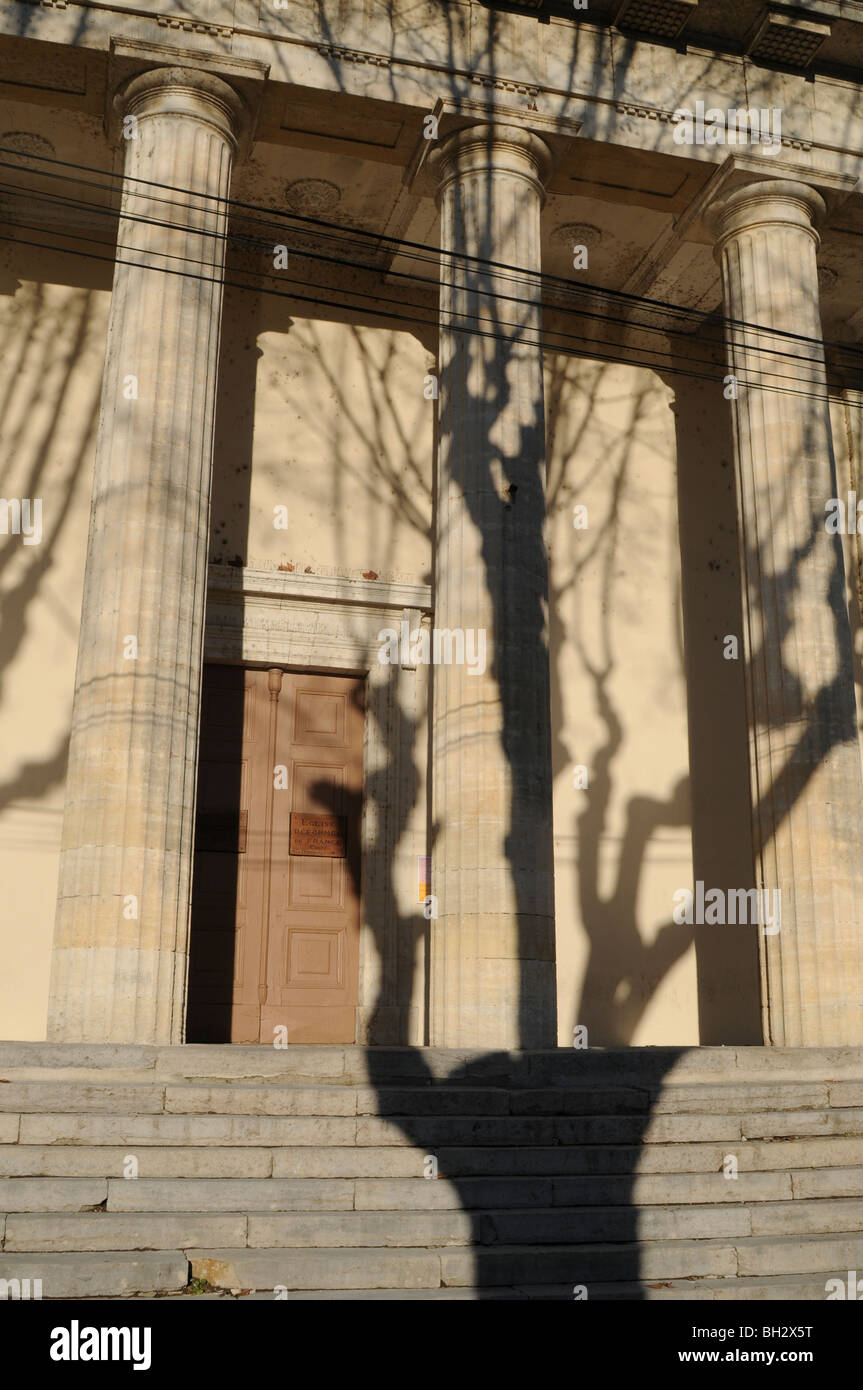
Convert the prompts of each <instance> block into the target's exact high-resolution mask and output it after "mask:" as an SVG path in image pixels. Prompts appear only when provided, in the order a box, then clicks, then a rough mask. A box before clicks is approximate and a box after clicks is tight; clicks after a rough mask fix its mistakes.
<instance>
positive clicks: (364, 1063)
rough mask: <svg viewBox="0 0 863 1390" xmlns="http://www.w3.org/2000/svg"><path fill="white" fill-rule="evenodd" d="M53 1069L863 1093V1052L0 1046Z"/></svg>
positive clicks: (119, 1077) (23, 1063) (19, 1069)
mask: <svg viewBox="0 0 863 1390" xmlns="http://www.w3.org/2000/svg"><path fill="white" fill-rule="evenodd" d="M46 1068H51V1069H54V1071H55V1073H56V1079H58V1080H60V1079H73V1078H74V1077H76V1076H78V1075H80V1076H81V1077H82V1078H84V1079H86V1078H87V1077H88V1076H89V1077H91V1078H93V1077H94V1075H95V1077H96V1078H97V1079H99V1080H116V1081H126V1080H131V1081H143V1080H147V1079H153V1080H164V1079H171V1080H175V1079H179V1080H182V1079H185V1078H206V1079H212V1080H214V1081H217V1080H221V1079H236V1080H239V1079H245V1080H262V1081H266V1080H268V1079H270V1078H273V1077H278V1078H284V1077H288V1076H293V1077H296V1078H301V1079H308V1080H311V1081H314V1082H315V1084H319V1083H320V1084H335V1085H345V1084H353V1083H356V1084H369V1083H371V1084H374V1085H380V1084H384V1083H386V1084H395V1085H399V1084H404V1083H406V1082H407V1083H412V1084H423V1085H425V1084H428V1083H430V1082H437V1081H441V1080H446V1081H447V1082H448V1083H449V1084H466V1085H474V1086H477V1085H503V1086H507V1087H517V1086H518V1087H525V1086H526V1087H527V1088H537V1087H542V1086H553V1087H558V1086H567V1085H576V1086H579V1085H582V1086H583V1085H594V1084H612V1085H623V1086H649V1087H651V1088H654V1089H656V1088H659V1087H661V1086H663V1085H668V1084H670V1083H672V1082H675V1083H676V1082H678V1081H681V1082H685V1083H689V1082H691V1081H694V1080H698V1081H704V1082H706V1083H711V1082H717V1081H720V1080H734V1081H736V1082H740V1081H753V1082H758V1081H760V1082H762V1083H763V1084H765V1085H768V1086H772V1085H774V1084H777V1083H779V1082H782V1081H796V1080H802V1081H816V1082H835V1081H839V1080H848V1081H852V1082H854V1083H856V1084H857V1085H861V1086H863V1047H837V1048H816V1047H812V1048H782V1047H694V1048H672V1047H645V1048H631V1049H630V1048H609V1049H602V1048H587V1049H584V1050H582V1049H576V1048H557V1049H552V1050H549V1051H546V1052H531V1053H512V1054H507V1053H494V1054H491V1055H490V1054H489V1053H487V1052H476V1051H474V1052H472V1051H469V1050H465V1049H442V1048H422V1049H417V1048H363V1047H290V1048H284V1049H277V1048H273V1047H266V1046H237V1045H235V1044H224V1045H212V1044H186V1045H184V1046H177V1047H153V1046H138V1045H125V1044H113V1043H104V1044H95V1043H39V1042H24V1043H22V1042H0V1076H3V1077H10V1076H11V1075H12V1074H13V1072H14V1073H15V1074H16V1075H17V1076H18V1077H19V1079H25V1076H24V1073H26V1074H27V1075H33V1076H37V1075H38V1074H39V1073H40V1072H43V1071H44V1070H45V1069H46Z"/></svg>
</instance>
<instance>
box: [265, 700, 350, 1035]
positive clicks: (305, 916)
mask: <svg viewBox="0 0 863 1390" xmlns="http://www.w3.org/2000/svg"><path fill="white" fill-rule="evenodd" d="M362 694H363V688H362V684H361V682H359V681H357V680H354V679H350V678H343V677H333V676H331V677H325V678H322V677H320V676H313V675H288V676H286V677H285V686H284V687H283V693H282V700H283V701H284V705H283V708H282V711H281V718H280V722H279V742H278V757H277V762H279V763H282V764H284V765H285V766H286V767H287V768H288V769H289V775H288V787H287V789H286V791H284V792H281V793H277V795H276V805H275V808H274V814H273V842H274V845H275V846H278V849H277V850H276V851H275V852H274V856H273V893H272V902H271V913H270V949H269V953H268V970H267V1000H266V1005H265V1007H264V1008H263V1009H262V1011H261V1029H262V1036H263V1034H264V1031H265V1029H266V1030H269V1033H268V1036H269V1037H272V1029H273V1027H275V1026H276V1025H277V1024H285V1025H286V1026H287V1029H288V1040H289V1041H290V1040H291V1039H293V1041H294V1042H309V1043H310V1042H353V1041H354V1038H355V1009H356V1003H357V983H358V976H359V884H360V810H361V801H362V738H363V707H362V703H363V702H362ZM300 817H302V820H298V818H300ZM334 817H336V818H338V819H337V820H336V821H334V820H333V818H334ZM292 849H294V850H295V851H296V852H294V853H292V852H291V850H292ZM334 850H335V851H337V852H336V853H335V854H334V853H333V851H334Z"/></svg>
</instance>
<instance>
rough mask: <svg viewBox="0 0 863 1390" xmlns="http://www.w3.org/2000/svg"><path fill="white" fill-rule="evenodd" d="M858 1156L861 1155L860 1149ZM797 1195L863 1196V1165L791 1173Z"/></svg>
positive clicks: (813, 1168) (795, 1194)
mask: <svg viewBox="0 0 863 1390" xmlns="http://www.w3.org/2000/svg"><path fill="white" fill-rule="evenodd" d="M856 1157H857V1158H859V1157H860V1153H859V1150H858V1151H857V1153H856ZM791 1184H792V1186H793V1188H794V1196H795V1197H863V1167H860V1168H815V1167H812V1168H811V1169H809V1170H808V1171H806V1172H796V1173H792V1174H791Z"/></svg>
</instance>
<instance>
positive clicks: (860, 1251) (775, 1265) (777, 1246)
mask: <svg viewBox="0 0 863 1390" xmlns="http://www.w3.org/2000/svg"><path fill="white" fill-rule="evenodd" d="M738 1253H739V1259H740V1263H739V1273H740V1274H774V1275H775V1274H808V1273H811V1272H815V1271H818V1272H820V1271H823V1272H824V1273H825V1274H831V1273H835V1272H836V1271H837V1270H848V1269H859V1268H860V1267H861V1266H863V1235H854V1236H836V1235H825V1236H810V1237H809V1238H808V1239H807V1240H801V1239H800V1237H799V1236H781V1237H776V1238H775V1239H770V1238H769V1237H766V1236H765V1237H762V1238H761V1239H753V1240H751V1241H749V1242H746V1243H742V1244H741V1245H740V1246H739V1247H738Z"/></svg>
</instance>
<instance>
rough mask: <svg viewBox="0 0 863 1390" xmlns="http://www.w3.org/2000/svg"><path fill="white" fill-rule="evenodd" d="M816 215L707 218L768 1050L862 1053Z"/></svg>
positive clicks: (793, 189)
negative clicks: (733, 520)
mask: <svg viewBox="0 0 863 1390" xmlns="http://www.w3.org/2000/svg"><path fill="white" fill-rule="evenodd" d="M823 211H824V205H823V202H822V199H821V197H820V195H819V194H818V193H817V192H815V190H813V189H812V188H809V187H808V186H806V185H804V184H801V183H797V182H791V181H785V180H768V181H765V182H761V183H756V184H750V185H747V186H746V187H743V188H740V189H738V190H736V191H735V192H733V193H732V194H730V196H728V198H727V199H726V200H725V201H724V202H723V203H721V204H720V205H719V206H717V207H716V208H714V209H713V210H712V213H711V218H712V225H713V228H714V231H715V234H716V238H717V241H716V247H717V257H718V259H719V262H720V265H721V268H722V280H723V286H724V292H725V312H726V314H727V315H728V316H729V317H730V319H731V320H732V323H731V324H730V325H729V327H728V329H727V338H728V346H729V356H730V371H731V372H732V373H733V374H734V376H736V377H737V378H738V392H739V396H738V399H737V400H736V401H735V402H734V405H733V413H734V439H735V455H736V465H737V476H738V496H739V512H740V527H741V563H742V572H743V584H744V592H743V600H744V639H745V654H746V668H747V669H746V674H747V698H748V715H749V726H750V769H751V781H752V804H753V829H754V840H755V847H756V876H757V880H758V882H759V884H763V885H764V886H765V887H766V888H767V889H768V890H774V889H779V890H780V891H781V895H782V896H781V929H780V930H779V931H778V932H776V933H772V934H765V933H764V932H763V931H759V939H760V943H761V963H762V1009H763V1018H764V1038H765V1041H766V1042H768V1043H774V1044H777V1045H784V1046H797V1047H816V1046H836V1045H843V1044H851V1043H856V1044H860V1043H863V891H861V885H863V776H861V760H860V747H859V742H858V735H857V725H856V713H855V703H854V680H853V670H852V643H851V631H850V625H849V619H848V613H847V607H846V600H845V587H844V572H843V562H842V552H841V542H840V539H839V537H838V536H833V535H829V534H828V533H827V531H826V530H825V504H826V503H827V501H828V499H829V498H831V497H836V496H837V495H838V494H837V490H836V467H835V460H834V455H833V441H832V436H831V430H830V415H829V409H828V396H827V385H826V372H825V363H824V351H823V346H822V342H821V334H822V329H821V317H820V311H819V302H818V279H817V266H816V251H817V248H818V244H819V238H818V234H817V232H816V230H815V228H814V227H813V219H817V217H818V216H820V215H821V214H822V212H823ZM780 332H785V333H788V334H795V335H799V337H796V338H788V337H780V336H778V333H780ZM717 737H720V738H721V737H722V731H721V730H717ZM729 886H731V885H729ZM739 886H744V885H739ZM738 929H739V928H733V927H725V928H716V930H725V931H729V930H738Z"/></svg>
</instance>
